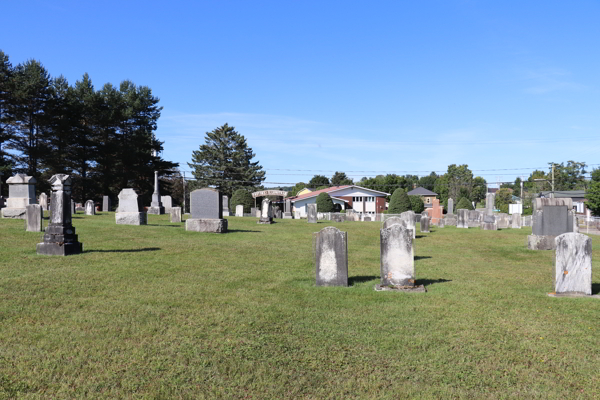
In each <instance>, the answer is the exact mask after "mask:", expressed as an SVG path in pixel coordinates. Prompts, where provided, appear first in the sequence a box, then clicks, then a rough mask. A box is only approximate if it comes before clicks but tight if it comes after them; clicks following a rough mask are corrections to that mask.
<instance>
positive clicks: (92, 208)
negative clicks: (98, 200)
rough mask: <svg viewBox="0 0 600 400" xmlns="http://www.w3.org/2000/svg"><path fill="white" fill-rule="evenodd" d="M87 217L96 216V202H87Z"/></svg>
mask: <svg viewBox="0 0 600 400" xmlns="http://www.w3.org/2000/svg"><path fill="white" fill-rule="evenodd" d="M85 215H96V204H94V200H88V201H86V202H85Z"/></svg>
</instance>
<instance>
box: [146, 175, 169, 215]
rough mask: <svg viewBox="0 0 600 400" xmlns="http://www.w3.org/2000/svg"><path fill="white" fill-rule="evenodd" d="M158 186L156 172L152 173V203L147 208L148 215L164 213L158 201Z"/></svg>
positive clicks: (163, 208)
mask: <svg viewBox="0 0 600 400" xmlns="http://www.w3.org/2000/svg"><path fill="white" fill-rule="evenodd" d="M158 185H159V184H158V171H154V193H152V202H151V203H150V207H149V208H148V214H155V215H162V214H164V213H165V207H164V206H163V204H162V201H161V199H160V188H159V186H158Z"/></svg>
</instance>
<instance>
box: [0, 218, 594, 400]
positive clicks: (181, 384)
mask: <svg viewBox="0 0 600 400" xmlns="http://www.w3.org/2000/svg"><path fill="white" fill-rule="evenodd" d="M73 221H74V225H75V226H76V228H77V233H78V234H79V239H80V241H81V242H83V243H84V249H85V252H84V254H81V255H77V256H70V257H65V258H61V257H44V256H38V255H36V252H35V245H36V243H37V242H39V241H40V237H41V234H39V233H27V232H25V231H24V222H23V221H20V220H0V237H1V238H2V239H1V245H0V398H26V399H34V398H57V399H65V398H107V399H109V398H125V399H138V398H140V399H141V398H148V399H160V398H163V399H203V398H206V399H214V398H227V399H249V398H252V399H283V398H294V399H297V398H304V399H351V398H366V399H399V398H419V399H437V398H477V399H479V398H490V399H496V398H527V399H531V398H539V399H562V398H590V399H592V398H596V399H597V398H598V396H599V394H600V372H599V371H600V300H598V299H591V298H583V299H565V298H563V299H556V298H550V297H548V296H547V295H546V294H547V293H548V292H551V291H552V290H553V252H542V251H539V252H534V251H528V250H526V249H525V240H526V235H527V234H530V232H531V229H530V228H529V229H527V228H525V229H522V230H511V229H507V230H501V231H496V232H493V231H480V230H479V229H477V228H476V229H469V230H466V229H461V230H459V229H456V228H454V227H446V228H444V229H437V228H435V227H433V228H432V230H433V231H432V232H431V233H429V234H418V237H417V239H416V244H415V248H416V257H415V258H416V261H415V268H416V277H417V280H418V283H424V284H426V285H427V290H428V292H427V293H391V292H375V291H374V290H373V286H374V285H375V284H376V283H378V282H379V228H380V224H379V223H376V222H365V223H337V224H335V223H331V225H334V226H337V227H339V228H340V229H342V230H345V231H347V232H348V251H349V275H350V283H351V287H349V288H323V287H316V286H315V283H314V282H315V276H314V264H313V255H312V233H313V232H315V231H317V230H319V229H321V228H323V227H324V226H327V225H330V223H319V224H318V225H314V224H307V223H306V221H305V220H301V221H298V220H279V221H278V222H277V223H276V224H273V225H258V224H256V219H255V218H234V217H232V218H230V219H229V228H230V232H229V233H227V234H224V235H217V234H201V233H193V232H186V231H185V230H184V228H183V225H182V224H171V223H170V222H168V216H154V215H150V216H149V225H148V226H121V225H119V226H117V225H115V223H114V214H112V213H110V214H108V213H104V214H99V215H97V216H82V215H81V214H79V215H77V216H75V218H74V220H73ZM593 243H594V251H595V252H598V248H599V246H600V237H593ZM598 267H599V264H598V262H595V263H594V268H596V272H595V275H594V292H596V293H597V292H598V291H600V284H599V282H600V279H599V275H598V274H599V273H598Z"/></svg>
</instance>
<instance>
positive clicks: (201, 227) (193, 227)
mask: <svg viewBox="0 0 600 400" xmlns="http://www.w3.org/2000/svg"><path fill="white" fill-rule="evenodd" d="M185 230H186V231H191V232H208V233H226V232H227V220H226V219H208V218H190V219H186V220H185Z"/></svg>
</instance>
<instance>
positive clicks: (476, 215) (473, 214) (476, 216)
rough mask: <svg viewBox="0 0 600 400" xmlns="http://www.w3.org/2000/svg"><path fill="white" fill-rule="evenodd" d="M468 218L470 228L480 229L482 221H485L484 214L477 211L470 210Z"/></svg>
mask: <svg viewBox="0 0 600 400" xmlns="http://www.w3.org/2000/svg"><path fill="white" fill-rule="evenodd" d="M468 217H469V220H468V224H469V228H476V227H478V226H479V225H481V221H482V220H483V214H482V213H480V212H479V211H477V210H469V213H468Z"/></svg>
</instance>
